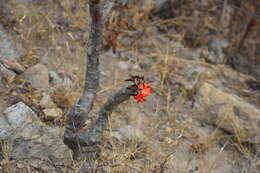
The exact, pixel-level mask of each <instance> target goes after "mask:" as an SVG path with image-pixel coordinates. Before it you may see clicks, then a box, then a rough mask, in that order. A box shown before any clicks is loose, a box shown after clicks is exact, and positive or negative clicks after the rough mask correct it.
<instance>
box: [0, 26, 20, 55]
mask: <svg viewBox="0 0 260 173" xmlns="http://www.w3.org/2000/svg"><path fill="white" fill-rule="evenodd" d="M18 57H19V54H18V52H17V50H16V47H15V44H13V42H12V37H11V36H10V35H8V34H7V32H6V31H5V30H4V29H3V27H2V26H1V25H0V59H14V58H18Z"/></svg>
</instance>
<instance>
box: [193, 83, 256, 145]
mask: <svg viewBox="0 0 260 173" xmlns="http://www.w3.org/2000/svg"><path fill="white" fill-rule="evenodd" d="M195 107H196V111H198V113H196V114H195V115H196V117H197V118H198V119H199V120H200V121H201V122H207V123H209V124H214V125H216V126H218V127H220V128H222V129H225V130H226V131H229V132H231V133H232V134H234V135H235V136H237V137H239V139H240V140H241V141H245V142H250V143H254V144H259V143H260V133H259V132H260V126H259V124H260V110H259V109H258V108H256V107H255V106H254V105H252V104H249V103H248V102H246V101H244V100H243V99H241V98H239V97H238V96H236V95H234V94H230V93H226V92H223V91H221V90H220V89H218V88H216V87H214V86H213V85H211V84H208V83H204V84H203V85H202V86H201V87H199V89H198V91H197V96H196V104H195Z"/></svg>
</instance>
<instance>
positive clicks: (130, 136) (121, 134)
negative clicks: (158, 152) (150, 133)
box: [112, 125, 145, 140]
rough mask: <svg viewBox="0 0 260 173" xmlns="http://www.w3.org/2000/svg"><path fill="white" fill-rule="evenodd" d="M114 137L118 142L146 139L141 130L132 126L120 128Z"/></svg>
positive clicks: (113, 134)
mask: <svg viewBox="0 0 260 173" xmlns="http://www.w3.org/2000/svg"><path fill="white" fill-rule="evenodd" d="M112 136H114V137H115V138H117V139H118V140H136V139H139V140H143V139H144V138H145V136H144V134H143V132H142V131H141V130H140V129H139V128H137V127H133V126H131V125H126V126H125V127H121V128H119V129H118V131H117V132H114V133H112Z"/></svg>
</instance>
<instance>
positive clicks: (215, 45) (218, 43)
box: [205, 38, 228, 64]
mask: <svg viewBox="0 0 260 173" xmlns="http://www.w3.org/2000/svg"><path fill="white" fill-rule="evenodd" d="M227 48H228V42H227V41H225V40H221V39H216V38H213V39H211V40H209V45H208V52H207V53H206V56H205V58H206V60H207V61H208V62H209V63H212V64H224V63H225V60H226V59H227V58H226V55H225V49H227Z"/></svg>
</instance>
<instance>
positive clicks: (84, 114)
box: [64, 0, 137, 159]
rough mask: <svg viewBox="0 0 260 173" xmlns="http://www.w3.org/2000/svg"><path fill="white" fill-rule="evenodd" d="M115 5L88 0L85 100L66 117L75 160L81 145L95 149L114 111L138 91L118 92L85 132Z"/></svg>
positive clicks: (66, 134) (66, 135)
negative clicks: (109, 16) (103, 41)
mask: <svg viewBox="0 0 260 173" xmlns="http://www.w3.org/2000/svg"><path fill="white" fill-rule="evenodd" d="M113 4H114V1H113V0H106V1H105V2H104V3H101V2H100V0H89V11H90V16H91V19H92V23H91V31H90V38H89V43H88V48H87V67H86V74H85V87H84V91H83V95H82V97H81V98H80V100H79V101H78V103H77V104H76V105H74V107H73V108H72V109H71V111H70V112H69V114H68V115H67V117H66V122H65V132H64V143H65V144H66V145H67V146H68V147H69V148H70V149H72V150H73V152H74V158H75V159H77V158H79V157H80V148H81V146H92V145H95V144H99V143H100V142H101V139H102V133H103V130H104V128H105V127H106V125H107V120H108V116H109V115H110V114H111V112H112V110H113V108H114V107H115V106H117V105H118V104H120V103H122V102H123V101H125V100H127V99H129V97H130V95H134V94H136V93H135V92H137V90H132V89H129V88H127V87H126V88H123V89H121V90H119V91H118V92H117V93H115V94H114V95H113V96H111V97H110V98H109V99H108V101H107V103H105V105H104V106H103V107H102V108H101V111H100V113H99V117H98V119H97V120H96V122H95V123H94V124H93V125H92V127H91V128H90V129H89V130H87V131H84V130H82V128H83V126H84V124H85V121H86V120H87V118H88V114H89V112H90V111H91V109H92V107H93V103H94V100H95V97H96V92H97V87H98V85H99V56H100V52H101V49H102V39H103V30H104V26H105V23H106V19H107V16H108V14H109V12H110V11H111V9H112V7H113Z"/></svg>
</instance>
